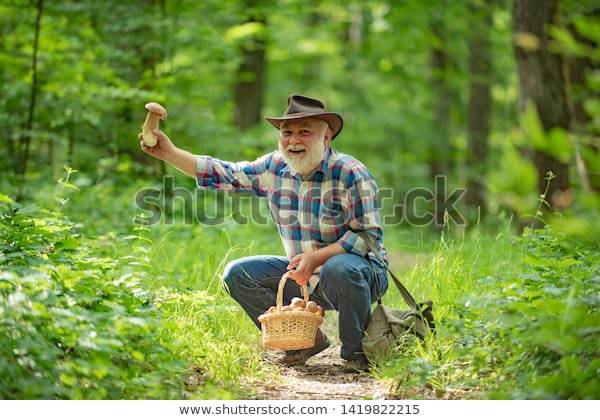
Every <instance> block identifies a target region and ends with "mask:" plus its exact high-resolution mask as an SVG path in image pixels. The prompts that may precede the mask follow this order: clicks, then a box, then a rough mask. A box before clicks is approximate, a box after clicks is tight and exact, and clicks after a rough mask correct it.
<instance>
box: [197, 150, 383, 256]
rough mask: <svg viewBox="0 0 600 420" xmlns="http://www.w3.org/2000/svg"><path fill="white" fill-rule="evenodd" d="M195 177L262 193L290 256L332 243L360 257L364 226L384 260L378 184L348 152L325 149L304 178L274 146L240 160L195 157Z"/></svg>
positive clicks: (205, 183)
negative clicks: (317, 163)
mask: <svg viewBox="0 0 600 420" xmlns="http://www.w3.org/2000/svg"><path fill="white" fill-rule="evenodd" d="M196 182H197V185H198V187H199V188H211V189H215V190H221V191H235V192H251V193H254V194H256V195H257V196H259V197H266V198H267V200H268V201H269V207H270V210H271V215H272V216H273V219H274V220H275V223H276V224H277V228H278V230H279V235H280V236H281V239H282V241H283V246H284V248H285V252H286V254H287V257H288V258H292V257H294V256H295V255H297V254H300V253H303V252H307V251H316V250H318V249H320V248H323V247H325V246H327V245H330V244H333V243H338V244H340V245H341V246H342V247H343V248H344V249H345V250H346V252H351V253H354V254H357V255H360V256H363V257H364V256H365V254H366V245H365V243H364V241H363V240H362V239H361V238H360V237H359V236H358V235H357V234H356V233H355V232H356V231H365V232H367V234H368V235H369V236H370V237H371V239H372V241H373V242H374V243H375V244H376V245H377V247H378V248H379V249H378V253H379V255H381V256H382V257H383V258H384V259H385V260H386V263H387V256H386V252H385V248H384V246H383V232H382V230H381V225H380V221H379V219H380V216H379V209H378V207H377V203H376V201H377V184H375V180H374V179H373V176H372V175H371V174H370V173H369V171H368V170H367V168H366V167H365V166H364V165H363V164H362V163H361V162H359V161H358V160H357V159H355V158H353V157H352V156H349V155H346V154H341V153H338V152H336V151H335V150H333V149H332V148H327V151H326V153H325V157H324V159H323V160H322V161H321V164H320V165H319V166H318V167H317V169H316V170H315V171H314V172H313V173H312V174H311V175H310V176H309V177H307V179H303V178H302V176H301V175H300V174H299V173H297V172H295V171H294V170H293V169H291V168H290V167H289V166H288V165H287V163H286V162H285V160H284V159H283V157H282V156H281V153H279V152H278V151H277V152H273V153H269V154H267V155H264V156H262V157H260V158H258V159H257V160H255V161H253V162H248V161H244V162H238V163H232V162H225V161H222V160H219V159H215V158H212V157H210V156H198V157H197V168H196ZM374 261H376V259H374Z"/></svg>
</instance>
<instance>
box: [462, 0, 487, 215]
mask: <svg viewBox="0 0 600 420" xmlns="http://www.w3.org/2000/svg"><path fill="white" fill-rule="evenodd" d="M491 6H492V5H491V0H471V1H470V2H469V12H470V25H469V38H468V49H469V75H470V89H469V103H468V110H467V139H468V143H469V147H468V151H467V153H468V154H467V159H466V165H467V171H468V175H467V194H466V197H465V201H466V202H467V203H468V204H470V205H472V206H475V207H479V209H480V214H482V215H483V214H485V182H484V177H485V173H486V170H487V158H488V136H489V133H490V113H491V105H492V102H491V94H490V79H491V69H492V52H491V49H490V47H491V45H490V28H491V25H492V13H491Z"/></svg>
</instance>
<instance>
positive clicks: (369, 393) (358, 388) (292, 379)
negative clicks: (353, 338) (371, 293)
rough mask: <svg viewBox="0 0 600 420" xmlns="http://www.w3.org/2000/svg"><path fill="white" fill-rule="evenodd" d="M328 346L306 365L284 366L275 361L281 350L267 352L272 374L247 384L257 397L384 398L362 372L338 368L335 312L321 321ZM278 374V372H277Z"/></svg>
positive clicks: (379, 386)
mask: <svg viewBox="0 0 600 420" xmlns="http://www.w3.org/2000/svg"><path fill="white" fill-rule="evenodd" d="M323 325H324V326H325V333H326V334H327V336H328V337H329V339H330V340H331V342H332V343H331V346H330V347H329V348H328V349H327V350H325V351H324V352H322V353H320V354H318V355H316V356H314V357H312V358H311V359H309V360H308V362H306V365H303V366H295V367H285V366H281V365H279V364H277V363H276V360H277V358H279V357H281V356H282V353H281V352H275V351H267V352H266V353H265V361H266V362H267V363H269V364H270V365H271V366H272V367H273V369H274V370H275V372H276V374H275V375H274V376H273V378H271V379H269V380H266V381H256V382H254V383H252V384H248V385H250V386H252V388H254V391H255V392H256V394H257V395H256V396H257V398H259V399H269V400H303V399H308V400H316V399H319V400H331V399H345V400H353V399H384V398H385V397H386V392H385V387H384V385H383V384H381V383H380V382H378V381H377V380H375V378H373V376H371V375H369V374H366V373H344V372H342V370H341V366H342V362H343V359H341V358H340V355H339V354H340V342H339V339H338V338H337V313H333V312H331V313H328V314H327V315H326V318H325V322H324V323H323ZM277 373H278V374H277Z"/></svg>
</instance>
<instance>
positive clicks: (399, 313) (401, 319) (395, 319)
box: [359, 232, 435, 361]
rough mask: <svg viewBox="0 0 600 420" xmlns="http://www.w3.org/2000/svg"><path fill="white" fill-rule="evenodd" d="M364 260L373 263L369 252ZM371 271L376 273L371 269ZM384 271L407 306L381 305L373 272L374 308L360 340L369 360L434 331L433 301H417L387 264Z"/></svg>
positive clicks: (364, 235)
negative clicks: (405, 308) (388, 274)
mask: <svg viewBox="0 0 600 420" xmlns="http://www.w3.org/2000/svg"><path fill="white" fill-rule="evenodd" d="M359 235H360V237H361V238H362V239H363V240H364V241H365V243H366V244H367V248H368V249H369V251H371V253H373V254H374V255H375V256H376V257H377V259H379V261H382V259H381V257H380V256H379V254H378V253H377V251H376V248H375V245H373V242H372V241H371V239H370V238H369V237H368V236H367V235H366V234H365V233H363V232H360V233H359ZM367 259H368V260H369V263H371V268H373V262H372V261H371V258H370V256H369V255H367ZM382 263H383V261H382ZM373 272H374V273H376V272H375V269H374V268H373ZM388 272H389V273H390V276H391V277H392V279H393V280H394V284H395V285H396V287H397V288H398V290H399V291H400V294H401V295H402V298H403V299H404V301H405V302H406V304H407V305H408V306H409V308H410V309H408V310H400V309H394V308H389V307H386V306H383V303H382V302H381V291H380V287H379V279H378V278H377V274H375V289H376V293H377V307H376V308H375V309H374V310H373V313H372V314H371V320H370V321H369V325H368V326H367V329H366V331H365V335H364V337H363V339H362V349H363V352H364V354H365V356H366V357H367V359H369V360H371V361H374V360H377V359H379V358H381V357H384V356H385V355H387V354H389V353H390V352H392V351H394V350H396V349H398V348H400V347H402V346H405V345H407V343H410V342H411V340H410V339H411V338H414V337H418V338H420V339H421V340H424V339H425V337H426V336H427V335H428V334H429V332H430V331H431V333H433V334H435V323H434V320H433V303H432V302H431V301H427V302H424V303H417V302H416V301H415V299H414V298H413V297H412V295H411V294H410V293H409V291H408V290H407V289H406V287H404V285H403V284H402V282H400V280H399V279H398V278H397V277H396V275H394V273H392V271H391V270H390V269H389V267H388Z"/></svg>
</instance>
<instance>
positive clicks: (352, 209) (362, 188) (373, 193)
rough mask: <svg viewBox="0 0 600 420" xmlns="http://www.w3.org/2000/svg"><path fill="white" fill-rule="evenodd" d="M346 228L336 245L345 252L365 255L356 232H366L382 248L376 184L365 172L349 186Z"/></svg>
mask: <svg viewBox="0 0 600 420" xmlns="http://www.w3.org/2000/svg"><path fill="white" fill-rule="evenodd" d="M345 201H346V202H345V203H344V204H345V205H344V207H345V209H346V211H347V214H346V219H347V224H348V227H349V228H350V229H349V230H347V231H346V232H345V233H344V234H343V235H342V237H341V238H340V239H339V240H338V243H339V244H340V245H341V246H342V248H344V249H345V250H346V252H349V253H353V254H357V255H360V256H362V257H364V256H365V255H366V254H367V246H366V244H365V242H364V241H363V240H362V239H361V238H360V237H359V236H358V234H357V233H356V232H359V231H364V232H366V233H367V234H368V235H369V237H370V238H371V240H372V241H373V243H374V244H376V245H377V246H382V245H381V244H382V238H383V231H382V229H381V221H380V215H379V208H378V206H377V184H376V183H375V180H374V179H373V177H372V175H371V174H370V173H369V172H368V171H366V169H365V170H364V171H361V172H359V173H358V174H357V175H356V177H354V179H353V182H352V183H351V184H350V185H349V187H348V189H347V193H346V198H345Z"/></svg>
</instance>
